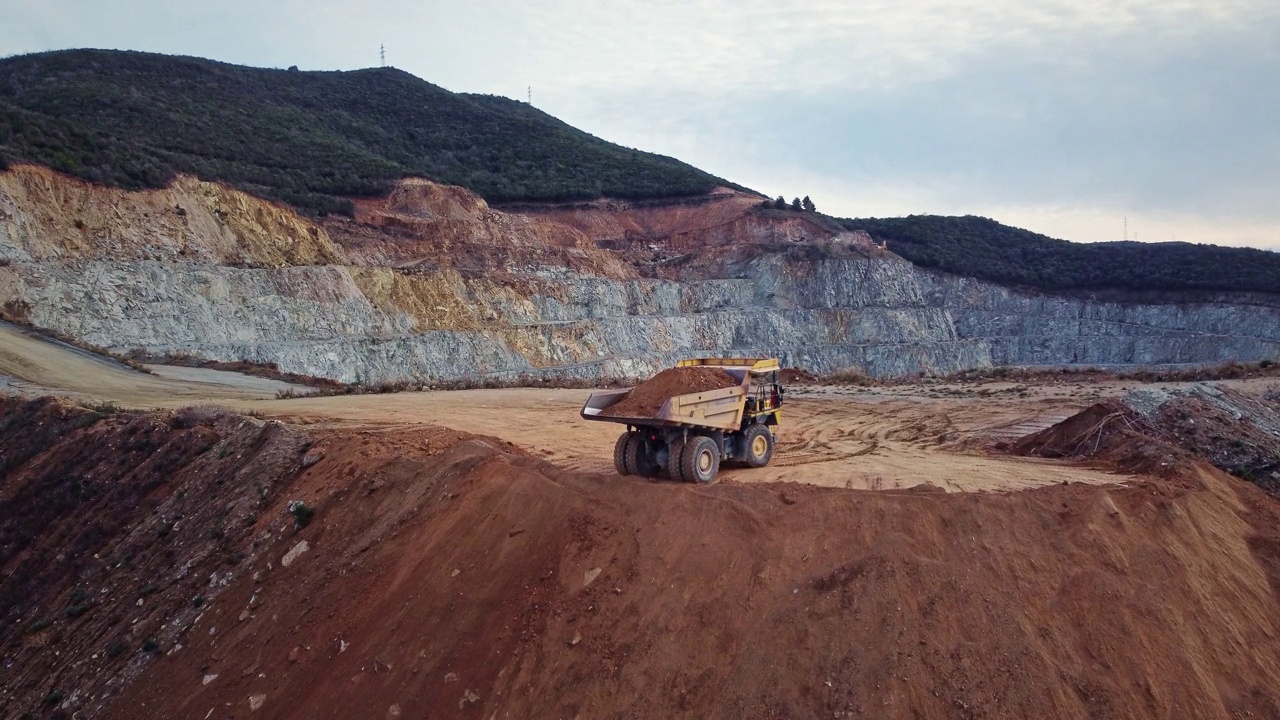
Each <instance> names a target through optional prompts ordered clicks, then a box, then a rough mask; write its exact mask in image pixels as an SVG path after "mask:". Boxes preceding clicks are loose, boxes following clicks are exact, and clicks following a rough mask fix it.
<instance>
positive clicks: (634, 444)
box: [626, 433, 660, 478]
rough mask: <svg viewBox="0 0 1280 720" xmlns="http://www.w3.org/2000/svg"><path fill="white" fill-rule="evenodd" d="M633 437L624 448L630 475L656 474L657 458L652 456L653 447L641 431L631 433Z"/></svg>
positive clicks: (657, 468)
mask: <svg viewBox="0 0 1280 720" xmlns="http://www.w3.org/2000/svg"><path fill="white" fill-rule="evenodd" d="M631 435H633V436H634V439H632V440H631V442H630V443H628V445H627V448H626V461H627V469H628V470H630V471H631V474H632V475H639V476H640V477H644V478H651V477H654V476H655V475H657V474H658V470H659V469H660V468H659V467H658V459H657V458H655V457H654V453H653V448H652V447H651V446H650V443H649V442H648V441H646V440H645V438H644V435H643V434H642V433H631Z"/></svg>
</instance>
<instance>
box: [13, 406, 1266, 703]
mask: <svg viewBox="0 0 1280 720" xmlns="http://www.w3.org/2000/svg"><path fill="white" fill-rule="evenodd" d="M290 432H293V431H290ZM330 433H331V434H325V435H313V436H312V437H313V438H314V439H315V440H316V445H315V447H313V448H312V449H311V450H310V453H311V454H312V458H313V459H314V457H316V456H319V455H320V454H323V459H320V460H319V461H318V462H317V463H315V464H314V465H312V466H310V467H308V468H306V469H303V470H301V471H300V474H299V475H298V477H297V478H296V480H293V481H291V482H290V483H289V484H288V485H287V488H288V489H287V490H283V491H272V492H271V493H270V498H271V499H270V501H269V504H268V505H267V506H266V507H265V508H264V509H263V511H262V512H261V513H260V514H259V515H258V519H257V521H256V524H255V525H254V526H253V528H252V532H251V535H250V536H248V537H246V538H244V540H242V542H244V543H246V546H245V548H244V550H247V552H245V557H244V559H243V560H242V561H241V562H240V564H238V565H236V566H234V568H233V572H231V573H230V575H229V579H228V582H227V585H226V586H225V588H221V589H220V590H219V591H218V594H217V595H216V597H213V598H212V599H210V600H208V601H207V604H206V605H205V606H204V608H203V610H202V614H201V615H200V616H199V618H198V619H196V620H194V621H193V624H192V625H191V628H190V630H188V631H186V632H185V633H183V634H181V635H180V636H179V637H169V636H166V637H165V638H162V640H161V647H160V648H159V649H158V652H157V653H155V654H152V655H147V656H145V657H142V658H141V659H135V660H133V661H131V662H133V663H134V666H136V668H137V670H136V679H135V680H133V681H132V682H129V683H127V684H125V685H124V686H123V687H119V686H113V689H112V694H111V697H110V698H108V699H107V701H106V702H107V707H106V709H105V713H104V714H101V716H110V717H121V718H191V717H195V718H204V717H209V718H251V717H252V718H259V717H261V718H325V717H334V718H352V717H373V718H395V717H433V718H439V717H477V718H490V717H497V718H504V717H538V718H541V717H547V718H572V717H582V718H587V717H592V718H610V717H617V718H626V717H634V718H651V717H700V718H702V717H717V718H809V717H924V718H955V717H1007V718H1027V717H1036V718H1083V717H1108V718H1111V717H1197V718H1228V717H1241V716H1254V717H1277V716H1280V690H1277V688H1280V603H1277V600H1276V591H1277V589H1280V563H1277V558H1278V557H1280V539H1278V536H1277V530H1276V528H1277V527H1280V523H1278V522H1277V521H1280V512H1277V506H1276V504H1275V501H1274V500H1272V499H1270V498H1268V497H1267V496H1265V495H1264V494H1263V493H1261V492H1260V491H1258V490H1256V489H1255V488H1253V487H1250V486H1248V485H1246V484H1244V483H1242V482H1238V481H1235V480H1233V479H1231V478H1229V477H1227V476H1224V475H1222V474H1220V473H1218V472H1217V471H1216V470H1213V469H1212V468H1210V467H1208V466H1206V465H1197V466H1194V467H1190V468H1187V471H1186V473H1185V474H1184V475H1182V476H1181V477H1179V478H1178V479H1177V480H1176V481H1172V480H1160V481H1157V480H1151V481H1144V482H1140V483H1137V484H1135V485H1133V486H1131V487H1116V486H1111V487H1095V486H1081V485H1071V486H1065V487H1064V486H1058V487H1052V488H1049V489H1046V490H1041V491H1031V492H1021V493H1010V494H998V495H997V494H963V495H947V494H942V493H931V492H856V491H854V492H850V491H839V490H827V489H823V488H816V487H806V486H797V485H778V486H768V485H752V486H740V485H734V484H731V483H725V484H718V485H712V486H698V487H692V486H684V485H672V484H650V483H647V482H643V481H631V480H626V479H620V478H618V477H616V476H612V475H608V476H606V475H582V474H574V473H568V472H565V471H562V470H559V469H557V468H555V467H553V466H550V465H547V464H545V463H543V462H541V461H538V460H535V459H533V458H531V457H529V456H527V455H525V454H523V453H521V452H519V451H517V450H516V449H514V448H513V447H511V446H509V445H506V444H504V443H501V442H499V441H496V440H491V439H485V438H477V437H467V436H463V435H460V434H458V433H456V432H452V431H448V430H444V429H439V428H430V427H427V428H416V429H410V430H397V431H389V432H386V433H381V434H377V433H361V434H353V433H350V432H347V433H346V434H337V432H336V431H330ZM95 439H96V440H97V441H99V442H103V443H106V444H104V445H102V446H101V447H103V448H104V450H105V449H107V448H110V447H112V445H111V444H110V443H112V442H116V440H114V439H113V436H111V434H110V432H108V431H107V429H104V430H102V431H100V434H99V435H97V436H95ZM41 442H44V443H46V444H48V443H52V444H53V449H52V450H46V451H45V452H46V453H47V452H55V453H56V452H59V451H58V450H57V448H58V447H61V446H60V445H59V444H58V441H57V440H49V439H46V440H42V441H41ZM109 456H110V452H109V451H104V452H103V454H102V457H103V459H104V461H105V460H106V459H107V458H108V457H109ZM215 456H216V453H215ZM38 465H39V461H38V459H34V458H33V459H30V460H24V461H22V462H21V463H20V467H18V469H17V470H10V471H9V472H8V474H7V475H5V476H4V477H5V479H4V482H6V483H9V482H12V478H13V477H26V476H27V475H28V474H29V473H31V472H35V468H36V467H37V466H38ZM15 472H16V473H17V475H16V476H15V475H14V473H15ZM294 498H297V499H302V500H305V501H306V502H307V503H308V504H309V505H311V506H313V507H314V508H315V509H316V515H315V519H314V521H313V522H312V523H311V524H310V525H309V526H308V527H306V528H304V529H302V530H300V531H297V530H295V529H294V528H293V521H292V519H291V517H290V516H289V515H288V512H287V502H288V500H289V499H294ZM210 502H213V501H210ZM0 512H5V511H3V510H0ZM0 520H2V521H3V522H4V523H10V522H12V521H13V518H11V517H8V516H7V515H6V516H3V517H0ZM66 522H70V521H69V520H67V521H64V522H63V523H62V524H63V525H65V523H66ZM203 522H207V520H205V521H203ZM53 525H54V526H59V525H60V524H59V523H58V522H56V521H55V522H54V523H53ZM202 531H203V528H200V527H189V526H184V530H183V532H189V533H192V534H193V535H194V534H197V533H200V532H202ZM48 532H52V530H50V531H48ZM303 540H305V541H306V542H307V543H308V548H309V549H308V550H307V551H306V552H303V553H301V554H300V555H297V556H296V557H293V558H291V562H290V564H289V565H288V566H287V567H282V562H281V560H282V558H283V557H284V556H285V554H286V552H288V551H289V550H290V549H293V548H295V547H297V545H298V543H299V542H300V541H303ZM255 541H256V544H254V543H255ZM103 542H104V544H105V545H106V546H110V545H111V543H113V542H115V541H114V540H113V539H111V538H106V539H104V540H103ZM104 550H106V551H108V552H109V551H110V549H109V547H104ZM175 552H178V551H175ZM178 555H179V557H177V558H176V559H178V560H181V553H180V552H178ZM202 572H203V570H202ZM204 577H205V578H206V579H207V578H208V574H207V573H206V574H205V575H204ZM107 605H108V603H105V602H104V605H103V608H102V609H103V611H104V612H103V614H106V612H105V611H106V606H107ZM112 607H113V608H114V610H112V611H113V612H117V613H119V614H120V617H121V623H122V625H120V627H128V623H129V622H131V619H132V617H133V615H134V612H135V610H134V608H133V607H132V602H131V598H130V602H126V603H121V604H119V605H118V606H112ZM73 630H74V628H71V629H68V630H64V631H62V632H63V634H62V635H61V636H60V637H62V638H66V637H69V636H74V635H76V633H74V632H73ZM179 644H180V645H181V648H180V649H177V645H179ZM4 652H5V657H6V663H5V664H4V665H3V666H0V681H3V684H4V687H6V688H9V687H12V686H11V685H10V682H11V678H12V673H14V672H15V670H14V667H15V666H13V665H11V664H10V663H9V660H11V659H13V658H14V657H17V656H15V655H14V654H12V653H13V648H12V645H11V644H6V645H5V646H4ZM21 657H22V658H25V657H26V656H21ZM20 659H21V658H20ZM24 662H25V660H24ZM50 662H51V663H56V662H59V661H55V660H50ZM60 662H62V663H64V666H63V667H62V668H61V669H59V668H57V667H52V666H51V669H50V673H49V675H48V677H49V678H50V681H49V683H50V684H51V683H55V682H56V683H61V685H59V687H60V688H61V689H62V692H63V695H62V697H63V698H65V697H68V696H69V694H70V693H71V692H74V690H75V688H74V687H73V686H72V683H75V682H79V680H78V678H80V677H81V675H78V674H77V673H80V671H79V670H76V669H74V668H73V667H71V665H72V660H71V659H68V658H63V659H62V660H61V661H60ZM115 677H116V678H118V681H119V682H124V680H125V679H126V678H127V677H134V675H128V676H126V675H125V674H123V673H118V674H117V675H116V676H115ZM24 689H25V686H24ZM49 689H51V685H50V686H49V687H46V686H40V687H38V688H33V689H32V691H31V692H30V693H25V690H24V694H23V698H22V699H23V702H24V704H22V705H18V704H12V705H8V706H6V711H5V713H4V714H5V715H6V716H8V715H10V714H18V712H19V711H26V710H28V709H33V710H35V711H44V712H48V709H49V708H50V707H51V706H52V705H46V704H43V702H42V701H41V698H42V697H43V694H44V693H47V692H48V691H49ZM32 698H34V699H35V700H36V705H35V706H34V707H33V706H32V705H31V704H27V702H26V701H27V699H32ZM62 702H65V700H64V701H62ZM15 703H16V701H15ZM254 708H256V709H254ZM72 709H74V708H72V707H68V709H67V712H69V711H70V710H72Z"/></svg>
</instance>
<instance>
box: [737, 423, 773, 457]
mask: <svg viewBox="0 0 1280 720" xmlns="http://www.w3.org/2000/svg"><path fill="white" fill-rule="evenodd" d="M742 435H743V438H742V440H743V445H744V446H745V447H746V456H745V458H744V459H745V460H746V461H747V464H748V465H750V466H751V467H756V468H758V467H764V466H765V465H768V464H769V460H770V459H771V458H772V457H773V433H771V432H769V428H768V426H766V425H761V424H755V425H752V426H750V427H748V428H747V430H746V432H744V433H742Z"/></svg>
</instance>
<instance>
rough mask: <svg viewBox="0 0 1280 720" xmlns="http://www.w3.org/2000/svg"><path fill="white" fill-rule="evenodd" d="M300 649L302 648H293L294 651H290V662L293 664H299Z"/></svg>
mask: <svg viewBox="0 0 1280 720" xmlns="http://www.w3.org/2000/svg"><path fill="white" fill-rule="evenodd" d="M299 649H300V648H298V647H297V646H294V648H293V649H292V650H290V651H289V662H291V663H296V662H298V650H299Z"/></svg>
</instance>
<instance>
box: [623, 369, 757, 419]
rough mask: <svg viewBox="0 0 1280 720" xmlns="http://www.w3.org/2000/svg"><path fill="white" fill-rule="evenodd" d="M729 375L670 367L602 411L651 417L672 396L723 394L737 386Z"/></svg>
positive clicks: (710, 370) (712, 371)
mask: <svg viewBox="0 0 1280 720" xmlns="http://www.w3.org/2000/svg"><path fill="white" fill-rule="evenodd" d="M737 384H738V381H737V380H735V379H734V378H733V376H732V375H730V374H729V373H727V372H725V371H724V370H723V369H721V368H717V367H674V368H669V369H667V370H663V371H662V372H660V373H658V374H657V375H654V376H653V377H651V378H649V379H648V380H645V381H644V382H642V383H640V384H639V385H637V386H635V387H634V388H631V392H629V393H627V395H626V397H624V398H622V400H621V401H619V402H618V403H617V404H615V405H612V406H610V407H608V408H605V410H604V412H603V413H601V414H602V415H608V416H609V417H653V416H654V415H657V414H658V411H659V410H661V409H662V404H663V403H665V402H666V401H667V400H668V399H669V398H672V397H675V396H676V395H686V394H688V393H700V392H708V391H710V390H723V389H724V388H730V387H733V386H734V385H737Z"/></svg>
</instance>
